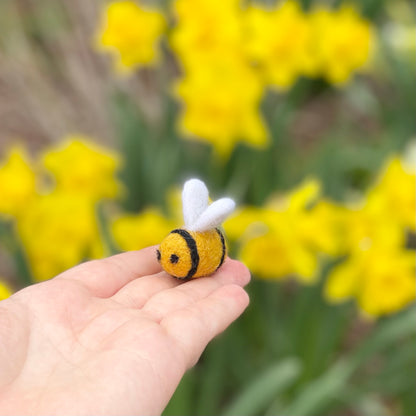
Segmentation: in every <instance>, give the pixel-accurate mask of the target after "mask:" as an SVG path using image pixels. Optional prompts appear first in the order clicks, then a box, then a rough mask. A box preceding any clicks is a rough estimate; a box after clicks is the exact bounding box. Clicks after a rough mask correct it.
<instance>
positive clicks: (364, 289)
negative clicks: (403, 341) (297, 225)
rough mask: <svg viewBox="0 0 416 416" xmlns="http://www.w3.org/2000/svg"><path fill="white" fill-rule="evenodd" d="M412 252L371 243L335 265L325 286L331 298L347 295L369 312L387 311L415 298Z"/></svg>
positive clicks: (401, 306) (392, 310)
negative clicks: (371, 244) (368, 247)
mask: <svg viewBox="0 0 416 416" xmlns="http://www.w3.org/2000/svg"><path fill="white" fill-rule="evenodd" d="M415 269H416V262H415V254H414V252H412V251H410V250H403V249H397V248H396V249H392V248H389V249H386V248H383V247H378V246H373V247H371V248H370V249H369V250H368V251H362V252H361V253H358V254H355V255H354V256H352V257H351V258H350V259H349V260H347V261H345V262H343V263H342V264H341V265H339V266H337V267H335V268H334V269H333V270H332V272H331V273H330V275H329V276H328V281H327V284H326V287H325V294H326V297H327V299H328V300H330V301H332V302H341V301H344V300H345V299H348V298H350V297H355V298H356V299H357V302H358V305H359V307H360V309H361V310H362V311H363V312H364V313H365V314H367V315H369V316H374V317H375V316H379V315H384V314H391V313H394V312H397V311H398V310H400V309H402V308H404V307H406V306H407V305H408V304H409V303H411V302H413V301H414V300H415V298H416V284H415V278H414V276H415Z"/></svg>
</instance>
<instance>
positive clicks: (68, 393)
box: [0, 247, 250, 415]
mask: <svg viewBox="0 0 416 416" xmlns="http://www.w3.org/2000/svg"><path fill="white" fill-rule="evenodd" d="M155 250H156V248H155V247H149V248H146V249H144V250H140V251H136V252H128V253H124V254H119V255H116V256H113V257H110V258H107V259H104V260H95V261H91V262H88V263H84V264H82V265H80V266H77V267H75V268H73V269H71V270H68V271H66V272H65V273H63V274H61V275H59V276H58V277H55V278H54V279H52V280H49V281H46V282H43V283H39V284H36V285H33V286H29V287H27V288H25V289H23V290H21V291H19V292H17V293H15V294H14V295H13V296H11V297H10V298H9V299H7V300H5V301H2V302H0V414H7V415H16V414H24V415H29V414H30V415H32V414H43V415H46V414H48V415H52V414H53V415H59V414H65V415H92V414H94V415H104V414H105V415H156V414H160V413H161V412H162V411H163V409H164V407H165V406H166V404H167V403H168V401H169V399H170V397H171V396H172V394H173V392H174V391H175V388H176V387H177V385H178V383H179V381H180V379H181V377H182V376H183V374H184V373H185V371H186V370H187V369H188V368H190V367H191V366H193V365H194V364H195V363H196V362H197V360H198V358H199V357H200V355H201V353H202V351H203V350H204V348H205V347H206V345H207V343H208V342H209V341H210V340H211V339H212V338H213V337H214V336H216V335H217V334H218V333H220V332H221V331H223V330H224V329H225V328H226V327H227V326H228V325H229V324H230V323H231V322H233V321H234V320H235V319H236V318H237V317H238V316H239V315H240V314H241V313H242V312H243V310H244V309H245V308H246V306H247V305H248V296H247V294H246V292H245V291H244V289H242V287H243V286H244V285H246V284H247V283H248V281H249V279H250V277H249V272H248V270H247V269H246V268H245V266H243V265H242V264H241V263H239V262H237V261H235V260H230V259H227V260H226V262H225V263H224V265H223V266H222V267H221V268H220V269H219V270H218V272H217V273H216V274H215V275H214V276H212V277H207V278H200V279H195V280H191V281H189V282H184V283H182V282H180V281H178V280H176V279H174V278H172V277H171V276H169V275H167V274H166V273H165V272H163V271H161V269H160V266H159V264H158V263H157V261H156V260H155Z"/></svg>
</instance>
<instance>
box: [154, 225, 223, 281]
mask: <svg viewBox="0 0 416 416" xmlns="http://www.w3.org/2000/svg"><path fill="white" fill-rule="evenodd" d="M226 251H227V250H226V246H225V241H224V236H223V235H222V233H221V231H220V230H219V229H218V228H214V229H212V230H209V231H204V232H200V231H187V230H185V229H183V228H179V229H176V230H173V231H172V232H171V233H170V234H169V235H168V236H167V237H166V238H165V239H164V240H163V241H162V243H161V244H160V247H159V250H158V253H157V255H158V260H159V261H160V264H161V265H162V267H163V269H164V270H165V271H166V272H167V273H169V274H171V275H172V276H175V277H177V278H180V279H190V278H197V277H203V276H208V275H210V274H212V273H214V272H215V271H216V270H217V269H218V268H219V267H220V266H221V265H222V263H223V262H224V259H225V256H226Z"/></svg>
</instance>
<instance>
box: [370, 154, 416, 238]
mask: <svg viewBox="0 0 416 416" xmlns="http://www.w3.org/2000/svg"><path fill="white" fill-rule="evenodd" d="M415 189H416V172H415V167H414V166H406V165H405V163H403V162H402V161H401V159H400V158H399V157H397V156H396V157H392V158H391V159H390V160H389V161H387V163H386V164H385V167H384V168H383V169H382V174H381V175H380V178H379V180H378V181H377V183H376V184H375V186H374V187H373V188H372V189H370V191H369V195H368V198H369V199H370V201H371V203H372V204H373V205H376V206H377V207H378V209H379V211H381V212H382V214H384V215H385V216H386V219H387V216H388V219H389V221H391V220H392V219H394V220H395V221H397V222H398V224H400V225H402V226H404V227H408V228H409V229H411V230H412V231H416V215H415V212H416V192H415Z"/></svg>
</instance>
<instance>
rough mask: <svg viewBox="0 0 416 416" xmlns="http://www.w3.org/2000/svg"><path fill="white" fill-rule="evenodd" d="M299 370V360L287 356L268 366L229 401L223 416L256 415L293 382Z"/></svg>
mask: <svg viewBox="0 0 416 416" xmlns="http://www.w3.org/2000/svg"><path fill="white" fill-rule="evenodd" d="M300 370H301V366H300V362H299V360H298V359H296V358H287V359H285V360H283V361H279V362H278V363H276V364H274V365H272V366H270V367H269V368H268V369H267V370H266V371H264V372H263V373H262V374H260V376H258V377H257V378H256V379H255V380H253V381H252V382H251V383H250V384H249V385H248V386H247V388H246V389H245V390H244V391H243V392H242V393H241V395H240V396H238V397H237V398H236V399H235V401H234V402H233V403H231V405H230V406H229V407H228V408H227V409H226V410H225V411H224V412H223V416H251V415H257V414H258V413H259V412H260V411H261V410H262V409H264V408H265V407H266V406H267V405H269V404H270V403H271V402H272V401H273V400H274V399H275V398H276V396H277V395H279V394H281V393H282V392H283V391H284V390H285V389H286V387H288V386H290V385H291V384H292V383H293V381H294V380H295V379H296V378H297V376H298V375H299V373H300Z"/></svg>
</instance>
